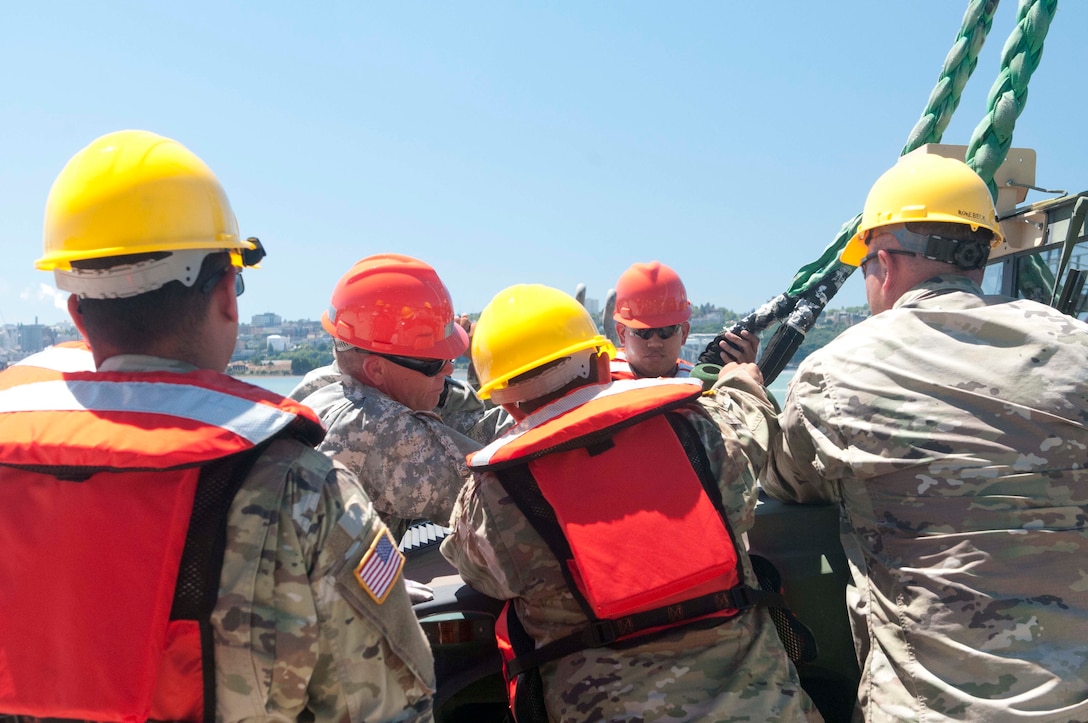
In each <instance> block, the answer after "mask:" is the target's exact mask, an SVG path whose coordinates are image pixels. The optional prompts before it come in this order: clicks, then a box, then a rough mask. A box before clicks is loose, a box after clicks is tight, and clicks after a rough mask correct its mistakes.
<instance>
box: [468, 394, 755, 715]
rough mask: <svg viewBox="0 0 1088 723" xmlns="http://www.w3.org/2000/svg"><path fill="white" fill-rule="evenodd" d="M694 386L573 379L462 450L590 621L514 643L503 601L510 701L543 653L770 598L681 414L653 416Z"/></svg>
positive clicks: (727, 612)
mask: <svg viewBox="0 0 1088 723" xmlns="http://www.w3.org/2000/svg"><path fill="white" fill-rule="evenodd" d="M701 392H702V385H701V384H700V383H699V382H698V381H697V380H692V379H639V380H630V381H616V382H613V383H611V384H607V385H596V386H587V387H582V388H580V389H578V390H575V391H574V392H571V393H570V394H568V395H567V396H565V397H562V398H561V399H559V400H556V401H555V402H553V403H551V404H549V405H547V406H545V407H543V408H541V409H539V410H537V412H535V413H534V414H532V415H530V416H529V417H528V418H526V419H525V420H524V421H523V422H522V423H521V424H519V425H518V426H517V427H515V428H514V429H513V430H511V431H510V432H508V433H507V434H506V435H504V436H503V437H501V438H499V439H498V440H496V441H495V442H493V443H492V444H490V445H488V446H487V447H485V448H484V449H482V450H480V451H479V452H477V453H476V454H474V455H472V456H471V457H470V458H469V465H470V467H472V468H473V470H474V471H484V470H490V471H492V472H494V474H495V475H496V476H497V477H498V478H499V480H500V482H501V483H502V485H503V488H504V489H505V490H506V491H507V493H508V494H509V495H510V497H511V498H512V499H513V500H514V502H515V504H517V506H518V508H519V509H520V510H521V511H522V512H523V513H524V514H525V515H526V517H527V518H528V519H529V521H530V523H531V524H532V525H533V527H534V529H536V530H537V532H539V533H540V535H541V536H542V537H543V538H544V540H545V541H546V542H547V543H548V545H549V547H550V549H551V550H552V552H553V554H555V556H556V559H557V560H559V563H560V566H561V568H562V569H563V572H564V575H565V577H566V578H567V582H568V585H569V587H570V589H571V592H572V594H573V595H574V597H575V599H576V600H578V601H579V603H580V604H581V605H582V608H583V611H584V612H585V613H586V616H587V617H588V618H589V619H590V624H589V626H588V627H587V628H586V629H585V630H583V631H579V632H578V633H575V634H574V635H572V636H568V637H566V638H562V639H560V640H557V641H553V642H550V643H548V644H546V645H544V646H542V647H535V645H530V646H528V649H527V650H526V649H524V648H525V647H526V646H525V645H524V643H522V645H518V644H517V637H518V634H517V633H516V632H511V628H515V629H516V628H517V627H519V623H518V621H516V619H513V617H514V616H513V608H512V607H511V606H510V605H509V604H508V606H507V608H508V609H507V610H505V611H504V613H503V615H502V620H500V621H499V624H498V626H497V634H498V635H499V638H500V640H499V647H500V650H501V651H503V652H504V655H505V656H506V674H507V681H508V684H509V685H510V690H509V691H508V692H510V693H511V701H512V703H511V705H512V707H514V706H515V702H516V699H517V695H516V687H517V684H518V682H519V681H518V677H519V676H520V675H521V673H523V672H525V671H528V670H531V669H535V668H536V667H537V666H539V665H541V664H542V663H544V662H547V661H548V660H554V659H557V658H559V657H563V656H565V655H569V654H571V653H573V652H576V651H578V650H582V649H584V648H587V647H596V646H600V645H609V644H623V643H627V642H632V641H635V640H637V639H640V638H645V637H646V636H648V635H652V634H654V633H658V632H663V631H665V630H668V629H670V628H673V627H677V626H681V625H692V624H694V623H697V622H700V621H705V622H706V624H717V623H720V622H722V621H724V620H725V619H728V618H730V617H733V616H735V615H736V614H738V612H739V611H741V610H743V609H746V608H748V607H751V606H752V605H754V604H756V603H757V602H759V601H760V600H761V599H764V600H765V599H769V598H770V597H772V596H770V595H768V594H767V593H764V592H762V591H759V590H755V589H753V588H750V587H748V586H746V585H744V583H743V580H742V576H741V574H740V572H739V570H738V564H737V560H738V554H739V553H738V550H737V545H736V541H735V539H734V537H733V533H732V530H731V529H730V526H729V523H728V521H727V518H726V516H725V513H724V511H723V509H722V503H721V495H720V491H719V490H718V487H717V480H715V479H711V478H710V477H711V476H710V474H709V466H708V463H707V462H706V460H705V451H704V450H703V448H702V445H701V444H700V443H698V442H697V440H696V439H695V438H694V432H693V431H691V430H690V426H688V425H687V422H686V421H684V420H683V419H682V418H680V417H679V416H678V415H670V416H671V417H672V418H671V419H670V416H667V415H666V412H668V411H669V410H671V409H674V408H676V407H678V406H681V405H684V404H687V403H689V402H690V401H692V400H694V399H696V398H697V397H698V396H699V395H700V394H701ZM685 426H687V431H686V432H685V431H684V427H685ZM682 433H683V434H685V435H686V436H687V439H686V441H684V440H683V439H682V437H681V434H682ZM692 455H695V456H692ZM699 455H702V458H703V462H702V463H701V464H699V465H698V467H699V469H698V470H697V468H696V466H693V463H692V461H691V460H694V459H696V458H697V457H698V456H699ZM715 619H716V620H715ZM522 635H523V633H522ZM515 714H516V708H515Z"/></svg>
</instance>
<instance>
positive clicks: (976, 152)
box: [699, 0, 1058, 385]
mask: <svg viewBox="0 0 1088 723" xmlns="http://www.w3.org/2000/svg"><path fill="white" fill-rule="evenodd" d="M998 2H999V0H971V1H970V2H969V3H968V6H967V11H966V12H965V13H964V16H963V22H962V23H961V26H960V30H959V32H958V33H957V35H956V40H955V42H954V43H953V45H952V49H951V50H950V51H949V53H948V55H947V57H946V58H945V62H944V67H943V68H942V69H941V74H940V77H939V78H938V80H937V85H936V87H934V89H933V92H932V93H930V96H929V100H928V102H927V103H926V108H925V110H924V111H923V112H922V117H921V118H920V119H919V120H918V122H917V123H916V124H915V125H914V128H913V129H912V130H911V132H910V135H909V137H908V139H907V143H906V145H905V146H904V147H903V150H902V151H901V152H900V155H901V156H902V155H905V154H907V153H910V152H911V151H914V150H916V149H918V148H921V147H922V146H923V145H926V144H928V143H939V142H940V141H941V137H942V135H943V134H944V131H945V129H946V128H947V127H948V124H949V122H950V121H951V119H952V113H953V112H954V111H955V110H956V107H957V106H958V105H959V102H960V97H961V94H962V92H963V88H964V87H965V86H966V84H967V81H968V79H969V78H970V77H971V74H972V73H973V72H974V70H975V67H976V66H977V65H978V55H979V52H980V51H981V50H982V46H983V44H984V43H985V41H986V37H987V35H988V34H989V32H990V28H991V27H992V25H993V18H994V13H995V12H996V10H997V6H998ZM1057 5H1058V0H1021V1H1020V5H1019V7H1018V8H1017V14H1016V24H1015V27H1014V28H1013V31H1012V33H1011V34H1010V36H1009V39H1008V40H1007V41H1006V43H1005V47H1004V50H1003V51H1002V54H1001V67H1000V71H999V73H998V77H997V80H996V81H995V82H994V84H993V86H992V87H991V88H990V93H989V96H988V99H987V110H986V115H985V116H984V117H983V119H982V121H981V122H980V123H979V124H978V126H977V127H976V128H975V130H974V133H972V135H971V141H970V143H969V144H968V147H967V154H966V159H965V160H966V163H967V165H968V166H970V167H971V169H972V170H974V171H975V172H976V173H977V174H978V175H979V176H980V177H982V179H983V180H984V181H985V182H986V184H987V186H988V187H989V188H990V194H991V195H992V197H993V198H994V199H995V200H996V198H997V185H996V184H995V182H994V174H995V173H996V171H997V169H998V167H999V166H1000V165H1001V164H1002V163H1003V162H1004V161H1005V158H1006V156H1007V155H1008V152H1009V148H1010V147H1011V146H1012V134H1013V128H1014V127H1015V125H1016V120H1017V118H1019V117H1020V114H1021V112H1023V109H1024V105H1025V103H1026V102H1027V95H1028V82H1029V81H1030V80H1031V76H1032V74H1033V73H1034V72H1035V69H1036V68H1038V66H1039V61H1040V59H1041V58H1042V54H1043V41H1044V39H1045V38H1046V34H1047V31H1048V30H1049V29H1050V23H1051V21H1052V20H1053V19H1054V13H1055V11H1056V9H1057ZM860 222H861V214H860V213H859V214H858V215H856V216H854V218H852V219H851V220H850V221H848V222H846V223H845V224H843V226H842V229H841V230H840V231H839V233H838V235H837V236H836V237H835V240H834V241H832V242H831V244H830V245H828V246H827V248H825V249H824V251H823V253H822V254H821V255H820V257H819V258H818V259H816V260H815V261H813V262H811V263H809V264H806V265H805V266H802V267H801V268H800V269H799V270H798V271H797V273H796V274H795V275H794V277H793V281H792V283H791V284H790V286H789V288H788V289H786V291H785V292H783V293H781V294H779V295H778V296H776V297H774V298H773V299H771V300H770V301H768V302H766V303H765V304H763V305H762V306H760V307H759V308H758V309H756V310H755V311H754V312H752V313H751V314H749V315H748V316H746V317H744V318H743V319H741V320H740V321H738V322H737V323H735V324H734V325H733V326H732V327H731V328H730V329H729V331H732V332H733V333H739V332H740V331H741V330H748V331H750V332H752V333H755V334H760V333H761V332H763V331H764V330H766V329H768V328H769V327H771V326H773V325H774V324H776V323H777V324H780V327H779V328H778V330H777V331H776V332H775V333H774V335H773V336H772V337H771V339H770V341H769V342H768V343H767V345H766V347H765V349H764V352H763V354H762V355H761V356H760V359H759V367H760V371H762V373H763V378H764V384H768V385H769V384H770V383H771V382H773V381H774V380H775V379H776V378H777V377H778V375H779V374H780V373H781V371H782V370H783V369H784V368H785V367H786V365H787V364H788V363H789V362H790V359H792V358H793V355H794V353H796V351H797V349H798V348H799V347H800V346H801V343H802V342H803V341H804V338H805V334H806V333H807V332H808V331H809V330H810V329H811V328H812V327H813V326H814V325H815V323H816V320H817V318H819V316H820V313H821V312H822V311H823V310H824V307H826V306H827V303H828V301H830V300H831V298H832V297H833V296H834V295H835V294H836V293H837V292H838V290H839V289H840V288H842V285H843V283H845V281H846V279H847V278H849V277H850V274H852V273H853V271H854V268H855V267H853V266H846V265H844V264H842V263H840V262H839V260H838V259H839V253H840V252H841V251H842V249H843V247H845V246H846V243H847V242H848V241H849V240H850V239H851V238H852V237H853V236H854V234H855V233H856V232H857V229H858V224H859V223H860ZM1036 262H1037V264H1038V263H1041V262H1039V261H1038V260H1037V259H1036ZM1036 270H1037V271H1038V272H1039V273H1042V270H1041V269H1036ZM1048 271H1049V270H1047V272H1048ZM722 340H724V331H723V334H721V335H718V336H717V337H715V338H714V340H713V341H711V342H710V344H708V345H707V347H706V349H705V350H704V351H703V352H702V353H701V354H700V355H699V362H700V363H703V364H717V363H718V362H719V359H720V357H719V351H720V350H719V346H718V343H719V342H720V341H722Z"/></svg>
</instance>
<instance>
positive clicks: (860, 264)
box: [858, 249, 918, 275]
mask: <svg viewBox="0 0 1088 723" xmlns="http://www.w3.org/2000/svg"><path fill="white" fill-rule="evenodd" d="M881 251H887V252H888V253H889V254H899V255H900V256H917V255H918V254H916V253H914V252H913V251H904V250H903V249H878V250H876V251H873V252H872V253H869V254H865V256H863V257H862V259H861V261H859V262H858V268H859V269H861V273H862V274H863V275H864V274H865V264H867V263H869V262H870V261H872V260H873V259H875V258H876V257H877V255H878V254H879V253H880V252H881Z"/></svg>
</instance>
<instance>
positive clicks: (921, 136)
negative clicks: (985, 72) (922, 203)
mask: <svg viewBox="0 0 1088 723" xmlns="http://www.w3.org/2000/svg"><path fill="white" fill-rule="evenodd" d="M998 2H999V0H970V2H969V3H968V5H967V11H966V12H965V13H964V15H963V21H962V22H961V23H960V29H959V32H958V33H957V34H956V40H955V43H954V44H953V45H952V49H951V50H950V51H949V52H948V55H947V56H946V57H945V61H944V67H942V68H941V74H940V76H939V77H938V78H937V85H936V86H935V87H934V88H933V92H932V93H930V95H929V101H928V102H927V103H926V108H925V110H924V111H923V112H922V117H921V119H920V120H919V121H918V122H917V123H916V124H915V125H914V128H913V129H912V130H911V132H910V136H909V138H908V139H907V144H906V146H904V147H903V150H902V152H901V153H900V155H903V154H906V153H909V152H910V151H913V150H915V149H916V148H920V147H921V146H923V145H925V144H926V143H938V142H940V140H941V136H942V134H943V133H944V130H945V128H947V127H948V123H949V122H950V121H951V120H952V113H953V112H954V111H955V110H956V107H957V106H958V105H959V103H960V96H961V94H962V92H963V88H964V86H966V85H967V80H968V78H970V77H971V73H973V72H974V70H975V68H976V67H977V66H978V54H979V52H980V51H981V50H982V46H983V44H984V43H985V42H986V36H987V35H988V34H989V32H990V28H991V27H992V26H993V22H994V13H995V12H996V11H997V4H998ZM999 165H1000V164H999ZM994 168H995V170H996V168H997V167H996V166H995V167H994ZM860 223H861V214H860V213H859V214H858V215H857V216H855V217H854V218H853V219H851V220H850V221H847V222H846V223H845V224H843V226H842V228H841V229H840V230H839V233H838V235H837V236H835V240H834V241H832V242H831V243H830V244H829V245H828V246H827V248H825V249H824V251H823V253H822V254H820V257H819V258H818V259H816V260H815V261H813V262H811V263H808V264H805V265H804V266H802V267H801V268H800V269H798V271H797V273H796V274H794V276H793V281H792V282H791V283H790V287H789V288H788V289H786V293H787V294H789V295H790V296H797V295H800V294H803V293H805V292H806V291H808V290H809V289H810V288H811V287H812V286H814V285H816V284H818V283H821V282H822V281H823V279H824V277H825V276H826V275H827V274H828V273H830V272H831V271H832V270H833V269H834V268H835V267H836V266H837V265H838V263H839V252H841V251H842V249H843V247H844V246H846V243H847V242H848V241H849V240H850V239H851V238H853V237H854V234H855V233H857V230H858V224H860Z"/></svg>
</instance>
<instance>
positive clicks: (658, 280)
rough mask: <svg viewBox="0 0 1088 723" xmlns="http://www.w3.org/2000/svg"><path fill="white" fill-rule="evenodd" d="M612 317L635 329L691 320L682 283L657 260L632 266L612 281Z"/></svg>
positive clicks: (688, 304)
mask: <svg viewBox="0 0 1088 723" xmlns="http://www.w3.org/2000/svg"><path fill="white" fill-rule="evenodd" d="M612 318H613V319H615V320H616V321H618V322H620V323H621V324H623V325H625V326H629V327H632V328H635V329H653V328H657V327H661V326H672V325H673V324H682V323H683V322H685V321H687V320H688V319H690V318H691V302H690V301H688V292H687V290H686V289H685V288H684V282H682V281H681V280H680V276H679V275H678V274H677V273H676V272H675V271H673V270H672V269H671V268H669V267H668V266H666V265H665V264H663V263H661V262H660V261H651V262H650V263H648V264H635V265H633V266H632V267H631V268H629V269H627V270H626V271H624V272H623V275H622V276H620V280H619V281H617V282H616V313H615V314H613V315H612Z"/></svg>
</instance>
